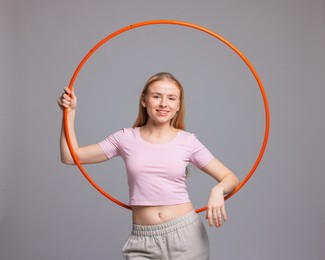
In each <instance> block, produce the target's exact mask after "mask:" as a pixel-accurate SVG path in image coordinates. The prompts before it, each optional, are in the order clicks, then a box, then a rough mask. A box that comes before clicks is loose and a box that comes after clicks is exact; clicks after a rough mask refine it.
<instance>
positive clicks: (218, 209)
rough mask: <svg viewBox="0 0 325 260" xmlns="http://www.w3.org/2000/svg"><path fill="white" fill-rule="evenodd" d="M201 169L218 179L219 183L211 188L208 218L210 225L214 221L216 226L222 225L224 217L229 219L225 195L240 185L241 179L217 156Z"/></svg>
mask: <svg viewBox="0 0 325 260" xmlns="http://www.w3.org/2000/svg"><path fill="white" fill-rule="evenodd" d="M201 170H202V171H204V172H205V173H207V174H209V175H210V176H211V177H213V178H214V179H215V180H217V181H218V184H217V185H215V186H214V187H213V188H212V189H211V193H210V197H209V200H208V205H207V214H206V219H208V222H209V225H210V226H212V225H213V223H214V225H215V226H216V227H221V226H222V219H223V220H224V221H227V214H226V209H225V201H224V196H225V195H226V194H229V193H231V192H232V191H233V190H234V189H235V188H236V187H237V186H238V185H239V179H238V178H237V176H236V175H235V174H234V173H233V172H232V171H230V170H229V169H228V168H227V167H226V166H225V165H223V164H222V163H221V162H220V161H219V160H217V159H216V158H214V159H213V160H212V161H211V162H209V163H208V164H207V165H206V166H204V167H203V168H202V169H201Z"/></svg>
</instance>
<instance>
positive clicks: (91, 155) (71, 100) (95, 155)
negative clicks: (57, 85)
mask: <svg viewBox="0 0 325 260" xmlns="http://www.w3.org/2000/svg"><path fill="white" fill-rule="evenodd" d="M70 95H71V96H70ZM58 104H59V107H60V108H61V109H62V110H64V109H65V108H67V109H68V115H67V116H68V125H69V136H70V141H71V144H72V147H73V150H74V151H75V153H76V155H77V157H78V160H79V161H80V163H81V164H88V163H99V162H103V161H106V160H108V158H107V156H106V155H105V153H104V152H103V150H102V149H101V147H100V146H99V145H98V144H92V145H88V146H83V147H79V145H78V141H77V137H76V133H75V130H74V121H75V116H76V107H77V97H76V95H75V93H74V91H70V89H69V88H67V87H65V88H64V93H63V94H62V96H61V97H60V98H59V99H58ZM60 154H61V161H62V162H63V163H65V164H75V162H74V160H73V157H72V156H71V153H70V150H69V147H68V144H67V140H66V137H65V133H64V127H63V120H62V127H61V135H60Z"/></svg>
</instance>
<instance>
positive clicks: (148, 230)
mask: <svg viewBox="0 0 325 260" xmlns="http://www.w3.org/2000/svg"><path fill="white" fill-rule="evenodd" d="M199 219H200V218H199V216H198V214H197V213H196V212H195V210H192V211H191V212H189V213H187V214H186V215H184V216H181V217H179V218H176V219H174V220H171V221H168V222H165V223H162V224H159V225H150V226H144V225H136V224H133V229H132V235H135V236H161V235H166V234H168V233H170V232H173V231H176V230H180V229H182V228H184V227H187V226H188V225H191V224H192V223H194V222H196V221H198V220H199Z"/></svg>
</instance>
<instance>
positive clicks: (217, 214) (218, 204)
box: [205, 185, 227, 228]
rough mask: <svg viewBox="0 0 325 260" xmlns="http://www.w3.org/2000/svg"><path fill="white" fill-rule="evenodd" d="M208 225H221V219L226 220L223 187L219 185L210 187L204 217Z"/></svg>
mask: <svg viewBox="0 0 325 260" xmlns="http://www.w3.org/2000/svg"><path fill="white" fill-rule="evenodd" d="M205 218H206V219H207V220H208V223H209V226H210V227H211V226H212V225H213V224H214V226H215V227H217V228H218V227H221V226H222V223H223V221H227V214H226V208H225V199H224V189H223V187H222V186H221V185H216V186H215V187H213V188H212V190H211V194H210V197H209V201H208V206H207V213H206V217H205Z"/></svg>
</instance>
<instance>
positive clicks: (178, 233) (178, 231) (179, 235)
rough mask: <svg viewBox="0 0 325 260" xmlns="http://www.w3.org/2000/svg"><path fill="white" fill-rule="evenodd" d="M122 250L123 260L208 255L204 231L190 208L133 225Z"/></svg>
mask: <svg viewBox="0 0 325 260" xmlns="http://www.w3.org/2000/svg"><path fill="white" fill-rule="evenodd" d="M122 252H123V256H124V257H125V259H127V260H142V259H157V260H158V259H159V260H209V259H210V257H209V256H210V250H209V240H208V236H207V232H206V230H205V227H204V224H203V223H202V221H201V219H200V218H199V216H198V214H197V213H196V212H195V211H194V210H193V211H192V212H190V213H188V214H186V215H184V216H182V217H179V218H177V219H175V220H172V221H169V222H166V223H163V224H161V225H152V226H142V225H133V230H132V233H131V235H130V236H129V238H128V240H127V241H126V243H125V245H124V247H123V250H122Z"/></svg>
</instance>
